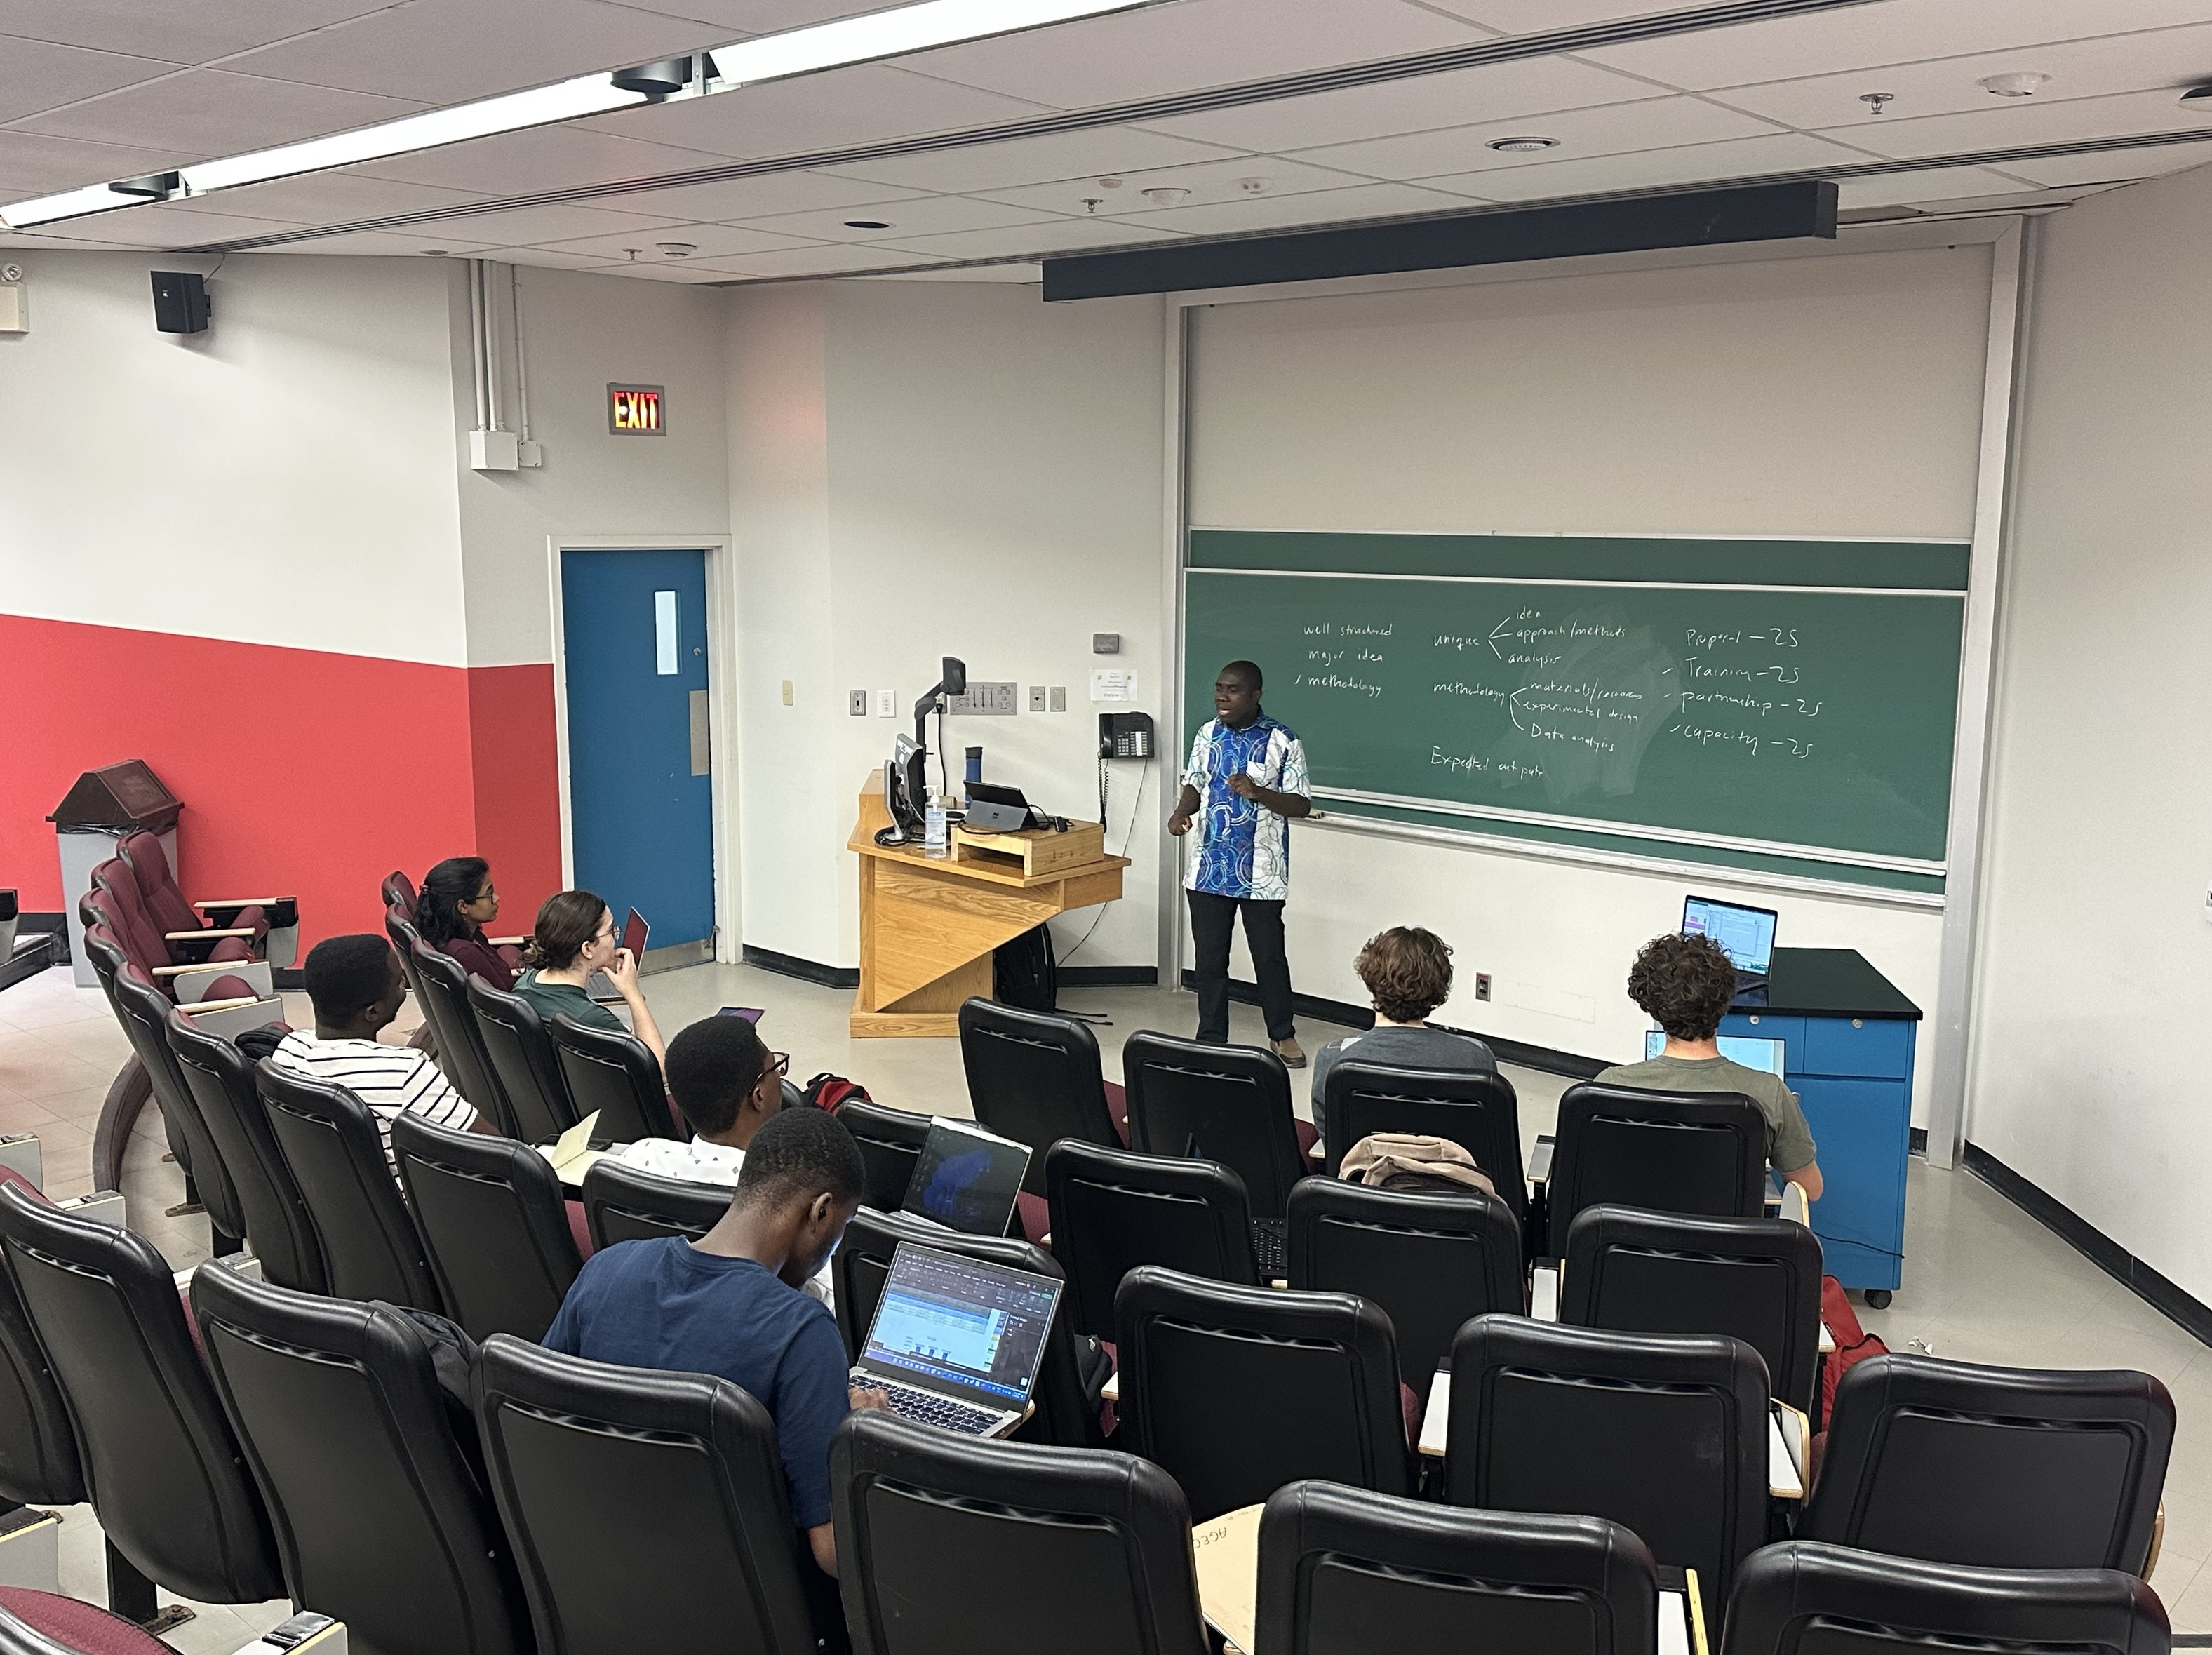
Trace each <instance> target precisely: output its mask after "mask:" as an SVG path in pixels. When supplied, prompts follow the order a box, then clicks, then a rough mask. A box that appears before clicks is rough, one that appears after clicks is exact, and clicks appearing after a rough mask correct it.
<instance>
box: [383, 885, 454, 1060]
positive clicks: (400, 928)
mask: <svg viewBox="0 0 2212 1655" xmlns="http://www.w3.org/2000/svg"><path fill="white" fill-rule="evenodd" d="M384 934H385V936H386V938H388V939H389V940H390V941H391V943H392V951H393V952H395V953H397V954H398V956H399V971H400V975H401V976H403V977H405V978H406V979H407V992H408V993H410V994H411V995H414V996H415V1003H416V1005H417V1006H419V1007H422V1020H423V1021H424V1022H425V1023H428V1025H430V1032H431V1034H432V1035H433V1036H435V1037H439V1038H441V1039H442V1038H443V1031H441V1030H440V1029H439V1027H438V1025H437V1020H436V1019H435V1018H433V1017H432V1016H431V1014H430V1007H429V1004H428V1001H425V1000H424V999H423V998H422V975H421V973H419V972H418V971H416V969H415V949H416V945H417V944H419V943H420V942H421V941H422V933H421V932H420V931H417V930H416V928H415V920H414V914H413V910H410V909H401V908H387V909H386V910H384Z"/></svg>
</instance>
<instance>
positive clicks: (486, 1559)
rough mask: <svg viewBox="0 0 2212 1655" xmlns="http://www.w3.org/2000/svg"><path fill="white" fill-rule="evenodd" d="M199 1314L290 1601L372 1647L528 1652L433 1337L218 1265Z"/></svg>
mask: <svg viewBox="0 0 2212 1655" xmlns="http://www.w3.org/2000/svg"><path fill="white" fill-rule="evenodd" d="M192 1310H193V1313H194V1314H195V1315H196V1316H197V1318H198V1320H199V1325H200V1331H201V1337H202V1341H203V1342H204V1346H205V1348H206V1351H207V1365H208V1367H209V1368H210V1371H212V1372H213V1373H214V1375H215V1382H216V1390H218V1391H219V1392H220V1393H221V1395H222V1402H223V1407H224V1409H225V1410H226V1411H227V1412H228V1415H229V1416H230V1422H231V1424H232V1426H233V1427H235V1429H236V1430H237V1432H238V1435H239V1439H240V1442H241V1443H243V1444H244V1445H245V1450H246V1463H247V1464H248V1465H249V1466H251V1467H252V1472H253V1480H254V1482H255V1483H256V1484H257V1485H258V1487H259V1488H260V1490H261V1494H262V1498H263V1499H264V1500H266V1501H267V1502H268V1507H269V1512H270V1518H271V1519H272V1521H273V1524H274V1527H275V1529H276V1549H277V1554H278V1555H279V1556H280V1557H282V1559H283V1564H284V1583H285V1585H286V1588H287V1589H288V1590H289V1592H290V1594H291V1597H292V1601H293V1602H295V1603H302V1604H307V1605H308V1606H311V1607H313V1608H314V1609H319V1610H320V1611H321V1612H322V1613H323V1614H325V1615H333V1616H335V1617H337V1619H339V1620H341V1621H343V1622H345V1623H346V1637H347V1640H348V1642H349V1645H351V1646H357V1647H359V1648H361V1649H362V1650H364V1651H393V1652H398V1651H410V1650H423V1651H428V1650H440V1651H451V1652H453V1655H527V1652H528V1651H529V1649H530V1644H531V1640H530V1622H529V1615H528V1611H527V1610H526V1609H525V1607H524V1605H523V1602H522V1592H521V1586H520V1582H519V1581H518V1580H517V1579H515V1575H514V1567H513V1561H512V1560H511V1558H510V1557H509V1555H508V1553H507V1536H506V1535H505V1534H504V1533H503V1532H501V1529H500V1524H499V1514H498V1512H495V1510H493V1508H492V1504H491V1500H490V1499H489V1496H488V1495H487V1494H484V1493H483V1492H482V1491H481V1490H480V1489H479V1488H478V1486H477V1477H476V1473H475V1472H474V1471H473V1470H472V1469H471V1463H470V1459H471V1455H470V1452H469V1450H468V1448H466V1447H465V1446H464V1439H462V1438H461V1437H459V1435H457V1434H456V1431H455V1427H456V1425H457V1424H458V1425H459V1427H461V1429H462V1430H464V1431H465V1432H466V1433H467V1436H468V1438H469V1439H473V1438H474V1436H475V1434H476V1422H475V1421H474V1420H473V1419H471V1418H469V1417H468V1416H467V1415H460V1416H459V1418H458V1419H457V1418H456V1415H455V1414H454V1412H453V1410H452V1409H449V1407H448V1404H447V1400H446V1396H445V1393H444V1392H442V1391H441V1390H440V1389H439V1387H438V1381H437V1378H436V1375H435V1373H434V1372H433V1371H432V1367H431V1350H432V1345H431V1342H430V1339H429V1337H428V1335H427V1334H425V1333H424V1332H423V1330H422V1329H420V1328H419V1327H417V1326H416V1324H415V1323H412V1322H410V1321H409V1320H408V1319H407V1318H406V1317H404V1316H402V1315H400V1314H399V1313H398V1311H394V1310H393V1309H392V1308H391V1307H390V1306H389V1305H362V1304H357V1303H355V1302H354V1301H352V1300H349V1299H325V1298H322V1297H320V1296H319V1295H315V1294H311V1293H294V1292H292V1291H290V1290H289V1289H288V1288H284V1287H270V1286H269V1285H268V1284H267V1283H265V1282H260V1281H248V1280H247V1279H246V1277H244V1276H242V1275H238V1274H237V1273H236V1272H235V1271H233V1270H228V1269H224V1268H222V1266H221V1265H219V1264H203V1265H201V1266H200V1268H199V1269H198V1270H197V1272H196V1273H195V1274H194V1275H193V1277H192ZM471 1446H472V1443H471ZM578 1497H579V1498H580V1499H583V1498H587V1497H588V1496H587V1493H586V1491H585V1490H581V1489H580V1490H578Z"/></svg>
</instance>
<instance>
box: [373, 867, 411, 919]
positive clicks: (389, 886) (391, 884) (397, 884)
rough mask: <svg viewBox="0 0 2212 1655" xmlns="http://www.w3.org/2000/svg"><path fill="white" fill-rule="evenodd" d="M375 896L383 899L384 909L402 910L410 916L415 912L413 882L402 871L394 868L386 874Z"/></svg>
mask: <svg viewBox="0 0 2212 1655" xmlns="http://www.w3.org/2000/svg"><path fill="white" fill-rule="evenodd" d="M377 894H378V895H379V896H380V897H382V898H383V899H384V905H385V906H386V908H398V909H404V910H406V911H407V912H408V913H410V914H411V913H413V912H414V911H415V881H414V880H412V879H409V878H408V877H407V874H406V873H405V871H404V869H401V868H396V867H395V868H393V869H392V872H391V873H387V874H386V875H385V876H384V884H383V885H381V886H380V888H379V890H378V893H377Z"/></svg>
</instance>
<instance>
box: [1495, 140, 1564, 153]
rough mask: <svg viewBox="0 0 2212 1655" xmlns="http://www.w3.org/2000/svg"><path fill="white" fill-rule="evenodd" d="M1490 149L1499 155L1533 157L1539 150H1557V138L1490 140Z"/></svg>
mask: <svg viewBox="0 0 2212 1655" xmlns="http://www.w3.org/2000/svg"><path fill="white" fill-rule="evenodd" d="M1490 147H1491V148H1492V149H1495V150H1497V151H1498V154H1499V155H1534V154H1535V153H1536V152H1537V151H1538V150H1540V149H1558V148H1559V139H1557V138H1540V137H1517V138H1492V139H1491V141H1490Z"/></svg>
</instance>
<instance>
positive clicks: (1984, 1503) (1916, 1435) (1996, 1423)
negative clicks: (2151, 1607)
mask: <svg viewBox="0 0 2212 1655" xmlns="http://www.w3.org/2000/svg"><path fill="white" fill-rule="evenodd" d="M2173 1427H2174V1409H2173V1398H2172V1396H2170V1395H2169V1394H2167V1391H2166V1387H2165V1386H2164V1385H2163V1384H2160V1382H2159V1381H2158V1380H2157V1379H2155V1378H2152V1377H2151V1375H2149V1374H2148V1373H2137V1372H2131V1371H2129V1370H2125V1369H2116V1370H2109V1371H2084V1372H2045V1371H2041V1370H2037V1369H2030V1368H2009V1367H1983V1366H1978V1365H1976V1364H1974V1363H1971V1362H1951V1361H1944V1360H1939V1359H1938V1358H1936V1357H1932V1356H1907V1355H1899V1354H1885V1355H1880V1356H1871V1357H1869V1358H1868V1359H1867V1360H1864V1361H1863V1362H1855V1363H1853V1364H1852V1365H1851V1366H1850V1369H1849V1370H1847V1371H1846V1372H1845V1373H1844V1377H1843V1378H1842V1380H1841V1381H1840V1382H1839V1383H1838V1384H1837V1386H1836V1401H1835V1410H1834V1412H1833V1414H1832V1415H1831V1416H1830V1418H1829V1421H1828V1440H1827V1451H1826V1454H1825V1455H1824V1456H1823V1457H1822V1459H1821V1462H1820V1476H1819V1478H1818V1480H1817V1481H1816V1482H1814V1485H1813V1489H1812V1492H1811V1494H1810V1495H1809V1496H1808V1499H1807V1501H1806V1505H1805V1510H1804V1513H1803V1515H1802V1517H1801V1518H1799V1519H1798V1524H1797V1532H1798V1534H1799V1536H1801V1537H1802V1538H1803V1539H1807V1540H1822V1541H1827V1542H1832V1543H1833V1544H1836V1545H1838V1546H1851V1547H1856V1548H1858V1549H1861V1550H1863V1551H1869V1552H1881V1553H1885V1554H1887V1555H1893V1556H1897V1557H1917V1558H1923V1559H1925V1560H1927V1561H1929V1562H1933V1563H1964V1564H1971V1565H1977V1566H1981V1567H1990V1568H2006V1569H2090V1568H2096V1569H2124V1570H2126V1571H2127V1572H2128V1573H2130V1574H2136V1575H2139V1574H2142V1573H2143V1572H2144V1570H2145V1568H2146V1567H2148V1561H2149V1557H2150V1550H2151V1540H2152V1536H2153V1535H2154V1532H2155V1531H2156V1526H2157V1521H2158V1506H2159V1500H2160V1494H2161V1493H2162V1491H2163V1490H2164V1488H2165V1485H2166V1459H2167V1457H2168V1455H2169V1454H2170V1453H2171V1452H2172V1447H2173Z"/></svg>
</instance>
